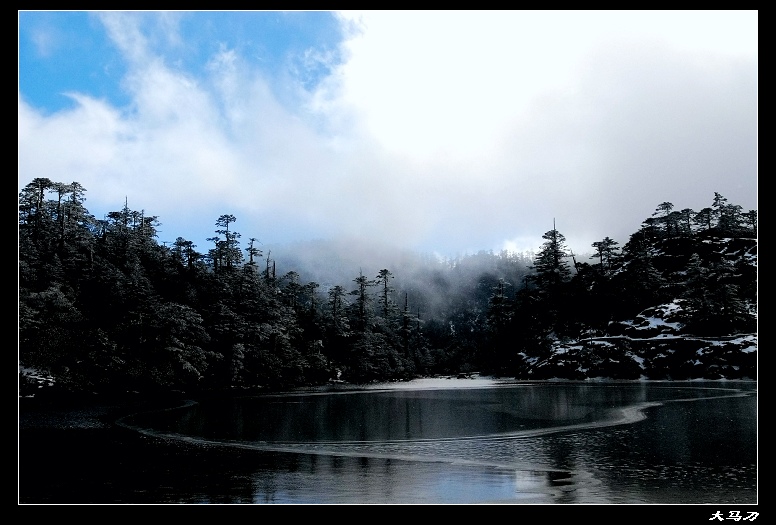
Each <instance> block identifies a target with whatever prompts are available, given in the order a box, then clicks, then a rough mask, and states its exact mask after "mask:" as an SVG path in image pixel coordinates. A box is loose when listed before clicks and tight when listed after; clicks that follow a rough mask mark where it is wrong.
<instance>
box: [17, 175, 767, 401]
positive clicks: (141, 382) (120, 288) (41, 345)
mask: <svg viewBox="0 0 776 525" xmlns="http://www.w3.org/2000/svg"><path fill="white" fill-rule="evenodd" d="M85 193H86V189H85V188H83V187H82V186H81V185H80V184H78V183H76V182H74V183H71V184H63V183H58V182H53V181H51V180H49V179H45V178H38V179H35V180H33V181H32V182H30V183H29V184H28V185H27V186H26V187H25V188H24V189H23V191H22V192H21V193H20V195H19V232H18V233H19V370H20V375H19V377H20V394H22V395H30V394H32V393H35V392H41V391H49V390H50V391H54V390H59V389H66V390H72V391H81V390H88V391H103V392H111V391H115V392H123V391H127V390H136V391H141V390H143V391H149V390H158V389H184V390H210V391H213V390H215V391H220V390H225V389H234V388H246V389H254V388H282V387H290V386H297V385H306V384H307V385H309V384H322V383H326V382H329V381H332V380H334V381H337V380H342V381H349V382H367V381H375V380H391V379H408V378H412V377H417V376H422V375H431V374H467V373H470V372H474V371H478V372H481V373H486V374H494V375H501V376H508V377H516V378H520V379H550V378H568V379H586V378H596V377H605V378H617V379H639V378H650V379H685V378H695V377H703V378H721V377H725V378H752V379H754V378H756V363H757V358H756V355H757V353H756V349H757V212H756V210H750V211H747V212H744V211H743V210H742V209H741V207H740V206H737V205H735V204H730V203H728V202H727V200H726V199H725V198H724V197H723V196H721V195H719V194H715V195H714V198H713V200H712V203H711V205H710V207H708V208H704V209H702V210H699V211H694V210H690V209H683V210H681V211H674V205H673V204H672V203H668V202H664V203H661V204H660V205H659V206H658V207H657V209H656V210H655V213H654V214H653V215H652V216H651V217H649V218H647V219H646V220H645V221H644V222H643V224H642V226H641V228H640V229H639V230H638V231H636V232H634V233H633V234H632V235H631V236H630V239H629V240H628V241H627V242H626V243H625V244H623V245H622V246H620V245H619V243H618V242H617V241H615V240H613V239H610V238H609V237H604V238H603V239H602V240H601V241H599V242H596V243H594V244H593V245H592V249H593V250H594V253H595V255H594V256H593V257H592V258H587V257H586V259H587V260H581V259H580V256H579V255H576V256H575V255H574V254H572V253H571V252H570V250H568V248H567V247H566V239H565V237H564V236H563V235H562V234H561V233H560V232H559V231H557V230H556V229H552V230H550V231H548V232H547V233H545V234H544V239H545V243H544V244H543V246H542V248H541V249H540V250H539V252H538V253H536V254H531V256H530V257H528V256H526V255H525V254H511V253H506V252H502V253H499V254H494V253H492V252H481V253H478V254H475V255H467V256H464V257H460V258H457V259H454V260H439V259H434V258H426V259H424V262H423V264H421V265H413V266H412V267H410V266H407V267H406V268H402V267H400V268H385V267H383V268H379V267H378V268H373V269H369V270H368V271H366V270H365V271H361V272H360V273H358V274H355V275H352V276H350V278H349V279H346V280H344V281H341V282H339V281H333V280H332V279H336V278H335V277H326V280H325V281H324V278H323V277H321V278H319V281H313V280H306V279H304V278H303V277H302V274H301V273H300V272H299V271H298V270H297V269H295V268H292V267H289V268H279V267H277V263H276V261H275V259H274V258H272V257H270V254H269V253H268V254H264V253H262V250H260V249H259V248H258V246H259V245H258V243H257V241H256V238H255V237H248V236H243V235H242V234H241V233H239V232H238V230H237V228H236V223H237V218H236V217H234V216H233V215H229V214H225V215H221V216H220V217H214V235H213V237H211V238H209V239H208V242H209V243H212V244H211V245H210V246H209V247H208V248H206V249H204V250H203V251H201V252H200V251H197V246H196V245H194V244H193V242H192V241H189V240H186V239H183V238H181V237H178V238H177V239H176V240H175V242H173V243H160V242H159V241H158V240H157V228H158V226H159V221H158V217H156V216H153V215H149V214H147V213H145V212H144V211H135V210H132V209H130V208H129V206H128V204H125V205H124V207H123V208H122V209H120V210H118V211H114V212H111V213H109V214H107V216H106V217H105V218H103V219H97V218H95V217H94V216H92V215H91V214H90V213H89V211H88V210H87V208H86V206H85ZM259 233H260V232H251V234H255V235H258V234H259ZM243 239H247V241H245V240H243ZM321 266H322V267H325V261H321ZM405 269H406V270H407V272H408V273H407V274H402V273H401V272H402V271H403V270H405ZM44 385H54V386H49V387H46V386H44Z"/></svg>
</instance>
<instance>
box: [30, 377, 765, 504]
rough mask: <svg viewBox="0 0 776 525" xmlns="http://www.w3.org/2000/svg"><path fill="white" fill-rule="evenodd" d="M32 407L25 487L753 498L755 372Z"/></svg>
mask: <svg viewBox="0 0 776 525" xmlns="http://www.w3.org/2000/svg"><path fill="white" fill-rule="evenodd" d="M35 416H36V414H24V413H23V414H21V415H20V418H21V419H20V438H19V439H20V468H19V470H20V481H19V483H20V490H19V492H20V502H21V503H289V504H291V503H294V504H297V503H300V504H337V503H538V504H554V503H568V504H633V503H661V504H666V503H668V504H756V503H757V384H756V382H745V381H742V382H734V381H708V382H701V381H692V382H617V383H606V382H600V383H599V382H594V383H591V382H579V383H565V382H563V383H561V382H551V383H515V382H512V383H509V382H498V381H492V380H488V379H466V380H450V379H438V380H418V381H412V382H407V383H396V384H386V385H373V386H370V387H369V388H360V389H352V388H351V389H345V388H338V389H336V390H331V389H329V390H328V391H321V390H319V391H307V392H295V393H292V394H284V395H266V396H258V397H257V396H252V397H242V398H230V399H219V400H208V401H201V402H196V403H195V402H190V403H186V404H183V403H182V404H180V406H175V407H173V406H170V407H167V409H165V410H156V411H144V412H140V413H137V414H132V415H129V416H126V417H118V415H116V417H115V419H114V421H118V424H112V423H111V421H110V416H111V412H110V411H106V412H105V413H104V414H102V415H101V416H100V417H97V418H92V419H91V420H92V421H99V424H95V425H94V428H90V427H89V425H84V424H80V425H76V427H77V428H68V425H67V416H64V415H63V416H61V417H63V418H65V419H64V423H63V424H61V425H59V427H57V429H56V430H52V428H51V425H48V426H47V427H46V428H42V427H40V426H36V425H35V423H34V421H35ZM37 416H42V414H37ZM48 417H52V416H51V414H48ZM25 418H27V419H25ZM84 420H87V421H89V420H90V419H89V418H85V419H84Z"/></svg>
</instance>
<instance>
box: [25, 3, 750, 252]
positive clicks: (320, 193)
mask: <svg viewBox="0 0 776 525" xmlns="http://www.w3.org/2000/svg"><path fill="white" fill-rule="evenodd" d="M693 13H695V12H692V13H690V12H688V13H684V12H677V13H674V12H671V13H670V14H667V13H663V12H655V13H651V12H635V13H634V12H593V13H589V12H557V11H545V12H528V11H505V12H497V13H492V12H484V11H483V12H479V11H474V12H466V11H460V12H459V11H451V12H441V13H440V12H402V11H399V12H381V11H370V12H363V13H343V14H342V19H343V23H346V24H350V25H352V27H353V31H352V32H351V38H350V39H349V40H347V41H346V42H345V43H344V46H345V50H344V51H345V52H344V56H345V57H346V61H345V62H344V63H343V64H341V65H340V66H338V67H336V68H335V70H334V72H333V74H332V75H331V76H330V77H329V78H327V79H325V80H324V81H323V82H322V83H321V84H320V85H319V86H318V88H317V89H316V91H314V92H313V93H309V94H308V95H307V97H308V98H306V99H305V100H304V102H305V103H304V105H303V106H300V107H299V108H289V107H287V106H286V105H284V104H281V103H280V102H279V101H278V100H277V99H276V98H275V96H274V95H273V91H272V89H271V88H270V82H269V79H267V78H266V77H263V76H262V75H261V74H260V73H259V72H258V71H257V70H255V69H253V68H252V67H251V66H250V64H249V63H248V62H247V61H246V59H245V57H242V56H240V55H239V53H238V52H237V51H236V50H235V49H230V48H228V47H226V46H221V48H220V50H219V51H218V52H217V53H216V54H214V55H213V56H212V57H211V59H210V61H209V63H208V67H207V68H205V74H204V75H202V74H195V73H194V72H191V71H189V72H187V71H183V70H181V69H179V68H178V67H177V66H176V65H173V64H170V63H169V62H168V61H167V60H166V58H165V55H164V53H163V52H162V51H161V49H163V48H165V46H169V45H174V46H178V47H180V46H183V45H185V44H186V43H185V41H183V40H181V39H180V36H179V34H178V33H177V30H176V27H177V22H178V20H177V17H170V18H169V19H165V20H163V21H162V23H160V24H161V25H159V26H158V27H157V30H158V29H159V27H162V25H163V26H164V27H166V28H167V37H166V39H167V41H166V42H165V43H163V44H159V45H162V47H157V44H158V42H159V41H160V40H161V36H160V35H161V34H163V33H164V32H158V33H157V32H149V30H147V29H146V27H145V26H143V25H142V24H143V23H144V22H146V21H147V19H148V17H149V15H147V14H143V15H137V16H136V15H127V14H123V13H108V14H104V15H102V16H101V19H102V21H103V22H104V24H105V25H106V28H107V29H108V32H109V34H110V35H111V38H112V39H113V41H114V42H115V43H116V45H117V46H118V47H119V48H120V49H121V51H122V53H123V54H124V56H125V58H126V60H127V64H128V74H127V76H126V77H125V79H124V81H123V82H124V84H123V85H124V87H125V89H126V90H127V92H128V93H129V94H130V97H131V101H132V102H131V104H130V105H129V106H128V107H127V108H115V107H111V106H110V105H108V104H107V103H106V102H104V101H100V100H95V99H92V98H90V97H87V96H84V95H79V94H73V95H72V96H73V97H74V99H75V100H76V101H77V102H78V106H77V107H76V108H75V109H72V110H66V111H61V112H59V113H57V114H54V115H50V116H44V115H43V114H41V113H39V112H38V111H36V110H35V109H34V108H31V107H29V106H28V105H26V104H25V103H24V102H23V101H22V98H21V95H20V98H19V176H20V185H24V184H26V183H27V182H28V181H29V180H31V179H32V178H34V177H37V176H48V177H49V178H51V179H52V180H58V181H70V180H77V181H78V182H81V183H82V184H83V185H84V187H86V188H87V190H88V195H87V207H89V208H90V210H92V207H93V206H94V205H95V203H98V204H97V207H106V209H117V207H118V206H121V205H122V204H123V200H124V197H125V196H128V198H129V200H130V207H132V208H133V209H139V208H144V209H146V210H147V211H148V212H149V213H152V214H154V215H158V216H160V218H161V220H162V223H163V224H164V225H166V227H165V228H164V230H165V235H168V236H171V237H175V236H177V235H181V236H184V237H187V238H191V239H192V240H194V241H195V242H198V243H199V244H200V246H204V244H205V242H204V238H205V237H206V236H209V235H212V231H211V230H212V228H211V229H208V228H210V225H211V223H213V222H214V221H215V219H216V218H217V217H218V215H220V214H223V213H232V214H234V215H235V216H237V217H238V224H237V226H238V227H239V228H240V231H241V232H242V233H243V235H244V237H248V236H255V237H259V238H260V239H269V238H273V239H274V240H275V241H281V240H283V237H287V238H288V240H292V239H300V238H309V237H318V236H323V235H336V234H342V235H348V236H360V237H362V238H368V239H370V240H384V241H387V242H390V243H391V244H400V245H405V246H410V247H420V248H423V249H427V250H438V251H442V252H447V253H454V252H461V251H473V250H478V249H487V248H490V247H493V248H500V247H507V248H509V249H514V250H521V251H522V250H527V249H535V248H536V247H538V246H539V245H541V242H542V241H541V236H542V235H543V234H544V233H545V232H546V231H548V230H550V229H551V228H552V221H553V219H555V220H556V221H557V225H558V228H559V230H560V231H561V232H562V233H563V234H564V235H565V236H566V238H567V240H568V242H569V244H570V245H572V247H573V248H574V250H575V251H577V252H578V251H582V250H585V249H587V247H588V246H589V245H590V243H592V242H593V241H596V240H600V239H602V238H603V237H605V236H610V237H612V238H614V239H616V240H618V241H619V242H620V243H621V244H623V243H624V242H625V241H627V238H626V237H625V236H626V235H628V234H630V233H632V232H633V231H635V229H636V228H637V227H638V225H639V223H640V222H641V220H643V219H645V218H647V217H648V216H649V215H650V214H651V212H652V211H653V210H654V208H655V206H656V205H657V204H659V203H660V202H663V201H666V200H668V201H672V202H674V204H675V205H676V206H677V207H678V208H685V207H692V208H694V209H700V207H704V206H707V205H709V204H710V202H711V199H712V197H713V192H714V191H719V192H721V193H722V194H723V195H725V196H726V197H728V199H729V200H730V201H731V202H736V203H740V204H742V205H744V207H745V208H747V209H748V208H755V207H756V204H755V203H754V202H752V200H753V199H754V196H753V194H754V191H755V188H756V158H753V157H755V150H754V148H755V146H756V87H757V62H756V60H757V59H756V46H757V41H756V24H754V25H755V31H752V30H751V22H752V20H751V18H752V16H753V15H752V14H751V13H748V14H747V13H743V14H738V13H732V14H730V16H729V18H727V19H726V18H725V17H721V16H718V15H711V14H708V13H701V14H693ZM742 17H743V18H744V20H743V23H740V24H739V23H738V22H737V20H738V19H739V18H742ZM754 19H755V21H756V14H755V15H754ZM688 21H692V24H690V25H688ZM721 21H724V22H721ZM720 24H723V25H720ZM739 26H740V27H743V28H744V29H748V30H749V32H748V33H745V34H743V35H741V34H740V32H739V29H740V28H739ZM155 27H156V26H155ZM688 27H689V28H691V29H693V30H694V32H693V35H694V36H692V37H687V36H685V32H687V28H688ZM723 29H725V31H723ZM155 31H156V30H155ZM752 33H754V39H753V36H752ZM715 35H716V37H714V36H715ZM720 42H722V43H721V44H720ZM308 58H310V60H312V61H313V62H316V61H320V60H323V61H327V60H328V58H327V57H326V56H317V55H315V53H312V52H311V54H310V55H309V57H308ZM298 64H302V65H303V62H301V61H300V62H298ZM302 77H303V76H302ZM288 89H294V90H297V91H295V93H296V95H297V96H305V91H304V90H303V89H302V86H298V85H297V86H291V85H289V86H288ZM44 174H45V175H44ZM133 202H134V203H135V204H133ZM108 207H109V208H108ZM92 211H94V210H92ZM203 228H204V229H205V231H204V232H202V233H198V232H199V231H201V230H202V229H203ZM532 239H533V241H532ZM165 240H167V239H165Z"/></svg>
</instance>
